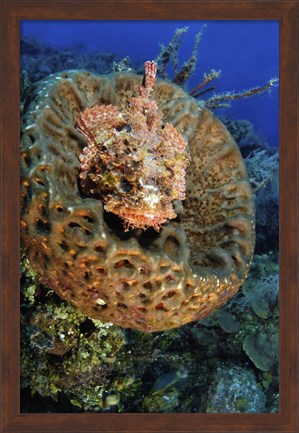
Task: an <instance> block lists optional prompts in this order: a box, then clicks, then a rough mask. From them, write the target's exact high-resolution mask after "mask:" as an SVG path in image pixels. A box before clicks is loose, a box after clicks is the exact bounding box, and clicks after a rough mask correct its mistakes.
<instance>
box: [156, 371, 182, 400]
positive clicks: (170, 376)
mask: <svg viewBox="0 0 299 433" xmlns="http://www.w3.org/2000/svg"><path fill="white" fill-rule="evenodd" d="M179 379H180V374H179V373H178V372H177V371H171V372H170V373H165V374H162V375H161V376H159V377H158V378H157V380H156V382H155V383H154V386H153V389H152V391H151V395H155V394H158V393H160V392H161V391H164V390H165V389H167V388H170V387H171V386H172V385H174V384H175V383H176V382H177V381H178V380H179Z"/></svg>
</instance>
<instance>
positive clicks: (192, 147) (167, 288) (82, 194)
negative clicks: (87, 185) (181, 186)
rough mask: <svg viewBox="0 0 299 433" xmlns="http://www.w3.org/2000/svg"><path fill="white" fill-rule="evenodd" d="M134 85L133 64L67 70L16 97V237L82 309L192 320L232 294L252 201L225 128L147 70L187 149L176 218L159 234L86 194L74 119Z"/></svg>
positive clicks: (159, 322)
mask: <svg viewBox="0 0 299 433" xmlns="http://www.w3.org/2000/svg"><path fill="white" fill-rule="evenodd" d="M136 86H137V87H136ZM138 86H139V88H140V87H141V86H142V77H141V76H138V75H134V74H132V73H121V72H120V73H115V74H111V75H102V76H101V75H93V74H91V73H89V72H87V71H77V70H72V71H66V72H62V73H59V74H52V75H50V76H48V77H47V78H46V79H44V80H42V81H40V82H39V83H37V84H36V86H35V89H34V91H33V94H32V95H31V98H30V100H28V99H27V101H26V106H25V107H24V119H23V120H24V130H23V131H22V139H21V173H22V178H21V238H22V247H23V249H24V252H25V254H26V256H27V257H28V259H29V261H30V263H31V265H32V267H33V268H34V269H35V271H36V272H37V273H38V275H39V278H40V281H41V282H42V283H43V284H45V285H47V286H48V287H50V288H52V289H53V290H54V291H55V292H57V293H58V294H59V295H60V296H61V297H62V298H63V299H65V300H67V301H68V302H70V303H72V304H73V305H75V306H77V307H78V308H80V309H81V310H82V311H83V312H85V313H86V314H87V315H88V316H90V317H92V318H96V319H100V320H102V321H107V322H113V323H114V324H116V325H119V326H122V327H125V328H134V329H138V330H140V331H144V332H153V331H162V330H165V329H171V328H175V327H179V326H181V325H183V324H185V323H188V322H190V321H193V320H197V319H202V318H203V317H205V316H206V315H208V314H209V313H210V312H212V311H213V310H215V309H216V308H219V307H220V306H221V305H223V304H224V303H226V302H227V301H228V300H229V299H230V298H231V297H232V296H233V295H234V294H235V293H236V291H237V290H238V288H239V287H240V285H241V284H242V283H243V281H244V279H245V278H246V275H247V273H248V269H249V266H250V263H251V260H252V255H253V247H254V205H253V197H252V191H251V189H250V185H249V182H248V178H247V173H246V168H245V165H244V162H243V160H242V157H241V155H240V152H239V149H238V147H237V145H236V143H235V142H234V140H233V139H232V137H231V136H230V134H229V133H228V131H227V129H226V128H225V127H224V125H223V124H222V123H221V122H220V121H219V120H218V119H217V118H216V117H214V115H213V114H212V113H211V112H209V111H208V110H206V109H203V108H200V107H199V106H198V104H197V102H196V100H195V99H194V98H192V97H191V96H189V95H187V94H186V93H185V92H184V91H183V90H182V89H181V88H180V87H178V86H176V85H174V84H172V83H170V82H168V81H165V80H156V82H155V84H154V86H153V90H152V92H151V98H152V99H153V100H154V101H155V103H156V104H157V107H158V110H159V113H160V116H161V119H162V127H163V125H166V124H167V123H168V124H170V126H171V127H173V129H174V128H175V130H176V131H177V133H178V134H180V135H181V136H182V137H183V140H184V141H185V142H186V143H187V144H188V145H187V148H186V150H187V151H188V152H189V154H190V165H189V166H188V168H187V169H186V191H185V192H184V195H185V200H184V201H183V202H182V201H180V200H175V201H174V202H173V207H174V211H175V214H176V218H173V219H171V220H167V221H166V222H165V223H163V224H164V225H162V229H161V231H160V232H159V233H158V232H157V231H155V230H154V229H152V228H150V229H148V230H145V231H144V230H142V228H141V229H134V230H130V231H127V232H125V230H124V227H123V225H122V221H121V220H120V218H119V217H118V216H115V215H114V214H111V213H110V212H107V210H105V209H104V203H103V202H102V200H101V198H100V197H97V196H94V197H93V196H88V195H87V193H86V191H84V190H83V189H82V187H81V185H80V178H79V175H80V167H81V163H80V160H79V158H80V155H82V152H83V149H84V148H85V147H86V145H87V139H86V137H85V136H84V134H82V133H81V132H80V131H79V130H78V129H77V128H76V125H77V122H78V119H79V118H80V116H81V115H82V113H83V112H84V110H86V109H90V108H92V107H94V106H103V105H106V106H108V105H112V106H116V107H118V109H119V110H120V112H122V111H123V110H124V108H125V107H126V105H127V104H128V101H130V100H131V99H132V98H134V97H136V88H138ZM128 128H129V125H128ZM81 159H82V158H81ZM112 194H113V192H112ZM182 197H183V192H182V191H181V198H182ZM145 228H146V227H145ZM159 229H160V227H159Z"/></svg>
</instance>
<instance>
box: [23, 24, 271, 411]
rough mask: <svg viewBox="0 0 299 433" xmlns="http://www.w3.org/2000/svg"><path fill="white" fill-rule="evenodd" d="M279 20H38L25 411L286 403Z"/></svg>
mask: <svg viewBox="0 0 299 433" xmlns="http://www.w3.org/2000/svg"><path fill="white" fill-rule="evenodd" d="M278 76H279V25H278V22H277V21H22V22H21V28H20V113H21V114H20V115H21V156H20V159H21V215H20V220H21V221H20V223H21V263H20V272H21V378H20V381H21V412H23V413H28V412H34V413H57V412H66V413H82V412H86V413H277V412H278V411H279V145H278V136H279V81H278Z"/></svg>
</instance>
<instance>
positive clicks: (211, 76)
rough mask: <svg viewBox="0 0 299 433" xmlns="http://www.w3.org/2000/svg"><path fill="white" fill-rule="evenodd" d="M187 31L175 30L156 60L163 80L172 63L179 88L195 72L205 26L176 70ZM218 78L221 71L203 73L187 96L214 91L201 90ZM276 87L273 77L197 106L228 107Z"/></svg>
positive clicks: (212, 97) (202, 102)
mask: <svg viewBox="0 0 299 433" xmlns="http://www.w3.org/2000/svg"><path fill="white" fill-rule="evenodd" d="M188 29H189V27H183V28H179V29H177V30H176V31H175V33H174V36H173V38H172V39H171V41H170V42H169V44H168V45H167V46H166V47H165V46H164V45H161V47H160V53H159V55H158V57H157V59H156V61H157V62H158V71H159V73H160V74H161V75H162V77H163V78H166V77H167V75H166V68H167V66H168V64H169V62H172V63H173V67H174V76H173V78H172V82H173V83H176V84H178V85H180V86H183V85H184V84H185V82H186V81H187V80H188V79H189V78H190V77H191V75H192V74H193V73H194V71H195V67H196V61H197V56H198V53H197V50H198V45H199V42H200V40H201V37H202V35H203V32H204V30H205V29H206V26H203V27H202V28H201V30H200V31H199V32H198V33H197V35H196V36H195V42H194V47H193V52H192V56H191V57H190V59H189V60H188V61H186V62H185V63H184V65H183V66H182V68H181V69H180V70H178V51H179V48H180V45H181V42H182V39H181V37H182V35H183V34H184V33H186V32H187V31H188ZM220 76H221V71H220V70H219V71H216V70H215V69H212V70H211V71H210V72H208V73H204V75H203V81H202V82H201V83H200V84H198V85H197V86H196V87H195V88H194V89H192V90H191V91H190V92H189V94H190V95H191V96H193V97H194V98H201V97H202V96H203V95H204V94H205V93H208V92H210V91H212V90H214V89H215V87H214V86H212V87H208V88H205V89H204V90H201V89H202V88H203V87H205V86H206V85H207V84H208V83H210V82H211V81H212V80H215V79H217V78H219V77H220ZM277 85H278V78H277V77H274V78H271V79H270V80H269V81H268V82H267V83H266V84H264V85H261V86H256V87H253V88H251V89H246V90H243V91H240V92H234V91H226V92H224V93H221V94H214V95H213V96H211V97H210V98H208V99H206V100H203V99H201V100H200V101H199V104H200V106H202V107H206V108H208V109H210V110H216V109H218V108H223V107H229V101H236V100H238V99H243V98H249V97H251V96H256V95H259V94H261V93H264V92H269V91H271V89H272V87H275V86H277ZM199 90H200V91H199Z"/></svg>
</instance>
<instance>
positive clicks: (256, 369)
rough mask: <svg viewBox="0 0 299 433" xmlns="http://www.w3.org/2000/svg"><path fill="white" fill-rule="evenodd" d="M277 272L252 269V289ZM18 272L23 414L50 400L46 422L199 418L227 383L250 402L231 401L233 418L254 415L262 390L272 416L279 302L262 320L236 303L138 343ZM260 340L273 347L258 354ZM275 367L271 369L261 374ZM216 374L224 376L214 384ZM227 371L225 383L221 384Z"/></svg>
mask: <svg viewBox="0 0 299 433" xmlns="http://www.w3.org/2000/svg"><path fill="white" fill-rule="evenodd" d="M273 266H274V264H271V263H269V261H266V258H265V257H264V258H262V259H259V260H257V261H256V263H255V264H254V266H253V268H252V271H251V274H253V275H252V276H250V277H249V280H248V281H250V279H252V278H253V276H255V277H256V278H258V277H259V276H260V275H261V274H263V275H266V274H265V272H266V271H267V268H269V269H270V271H271V269H272V268H273ZM22 269H23V276H24V278H23V279H22V281H23V290H22V294H23V298H22V311H23V314H22V329H23V331H22V387H23V388H24V391H23V393H25V396H24V399H25V401H23V404H22V407H23V408H25V411H36V409H35V407H37V408H38V407H40V405H41V404H42V403H43V399H42V397H41V396H43V398H46V397H48V398H49V397H51V398H52V399H53V400H52V401H51V400H47V401H45V403H44V404H45V407H47V410H49V411H51V412H57V411H59V408H60V407H63V408H64V410H65V411H67V412H76V411H93V412H140V411H143V412H186V413H190V412H202V413H204V412H206V411H207V410H212V409H213V411H215V410H217V408H216V409H215V407H214V406H212V405H211V402H213V401H214V402H217V401H218V402H219V399H218V397H217V395H218V396H219V393H218V391H219V390H221V389H222V388H221V386H220V385H221V384H219V380H220V376H221V377H223V378H224V377H227V380H226V382H225V384H226V385H232V383H237V384H239V385H238V386H239V387H240V390H241V387H242V386H243V387H245V389H246V401H244V400H238V399H237V400H234V398H233V396H231V399H230V402H231V404H234V410H237V411H240V412H242V411H245V412H246V411H250V410H251V409H252V406H249V405H248V401H256V398H257V397H256V385H254V384H255V383H258V386H259V389H260V392H258V394H259V395H260V396H262V394H264V396H265V397H264V398H265V405H264V408H261V411H264V412H277V395H278V371H277V368H278V364H277V357H274V350H277V349H275V347H274V346H273V344H272V343H275V341H276V343H275V344H276V348H277V329H278V326H277V325H278V323H277V320H278V316H277V312H278V308H277V298H276V300H274V299H273V304H271V310H270V312H269V315H268V318H267V320H265V319H264V318H261V317H260V316H258V315H256V313H254V310H252V309H251V308H250V306H249V305H247V307H245V306H242V308H241V309H240V308H239V301H240V300H241V299H242V295H241V293H240V294H238V295H237V297H235V298H234V300H233V301H231V302H230V304H229V305H226V306H225V307H223V308H222V309H221V310H219V311H216V312H214V313H213V314H211V315H210V316H208V317H207V318H206V319H204V320H202V321H201V322H196V323H195V324H189V325H186V326H184V327H181V328H179V329H174V330H171V331H166V332H162V333H154V334H149V333H140V332H136V331H133V330H120V329H119V328H116V327H115V326H112V325H109V324H105V323H102V322H100V321H96V320H95V321H94V320H90V319H89V318H87V317H86V316H85V315H84V314H83V313H82V312H81V311H80V310H79V309H77V308H75V307H72V306H71V305H68V304H67V303H65V302H64V301H62V300H61V299H60V298H59V297H58V296H56V295H55V294H54V293H53V292H51V291H50V290H48V289H47V288H45V287H43V286H41V285H40V284H39V283H38V278H37V276H36V273H35V272H34V271H32V269H31V267H30V265H29V263H28V260H27V259H26V258H23V260H22ZM256 281H258V279H257V280H256ZM27 287H30V291H29V292H30V296H27V294H28V290H27ZM275 333H276V337H275ZM258 335H261V336H267V337H266V339H267V341H268V343H271V344H268V343H267V341H266V343H267V344H264V345H263V344H260V343H261V341H264V342H265V340H261V339H260V337H259V338H258V340H256V339H255V336H258ZM253 338H254V339H255V343H254V344H253V345H252V348H251V349H249V350H248V340H249V343H250V340H252V339H253ZM262 338H265V337H262ZM275 338H276V340H275ZM244 349H246V350H244ZM247 351H248V354H247ZM276 354H277V352H276ZM275 356H277V355H275ZM271 359H272V361H273V362H272V365H271V366H270V369H268V371H265V370H263V369H261V367H262V368H264V366H265V365H266V363H268V364H267V365H268V366H269V360H271ZM249 363H250V364H251V368H252V370H251V372H250V373H249V376H248V380H249V381H250V383H251V384H252V385H253V386H251V387H246V386H245V385H242V383H243V382H242V380H241V379H242V378H246V377H247V372H248V371H250V370H249V368H248V367H246V368H245V369H244V365H247V366H248V364H249ZM240 366H243V367H242V368H240ZM235 368H237V370H235ZM218 369H221V371H222V375H221V374H219V375H218V374H217V370H218ZM225 370H227V371H228V373H229V372H231V374H227V375H226V373H225ZM243 370H245V371H243ZM240 371H243V373H240ZM234 372H235V373H236V377H235V379H233V377H232V373H234ZM240 377H241V379H240ZM216 379H217V380H216ZM244 380H245V379H244ZM212 384H213V386H212ZM217 384H219V387H218V386H216V385H217ZM214 385H215V386H214ZM226 385H225V386H226ZM29 387H30V388H31V392H32V394H33V396H32V397H30V395H29V396H28V392H29V391H28V389H29ZM207 389H209V392H208V393H207ZM238 389H239V388H238ZM238 392H239V391H238ZM213 394H215V396H214V395H213ZM30 401H31V402H30ZM226 401H227V400H226ZM28 405H29V406H28ZM34 405H36V406H34ZM217 407H218V408H219V407H220V403H219V405H217ZM222 407H223V406H222ZM26 408H27V409H26Z"/></svg>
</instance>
